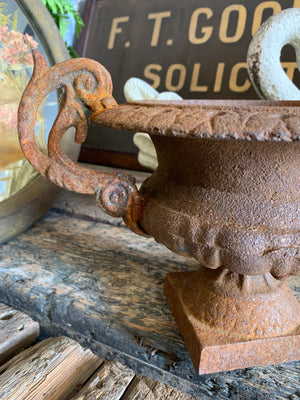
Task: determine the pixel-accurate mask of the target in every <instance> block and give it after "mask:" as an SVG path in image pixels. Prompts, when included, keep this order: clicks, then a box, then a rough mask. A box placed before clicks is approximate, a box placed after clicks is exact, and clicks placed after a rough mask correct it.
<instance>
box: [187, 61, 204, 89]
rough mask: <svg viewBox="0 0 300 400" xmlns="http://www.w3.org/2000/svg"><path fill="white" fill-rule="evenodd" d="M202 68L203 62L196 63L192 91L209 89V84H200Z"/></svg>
mask: <svg viewBox="0 0 300 400" xmlns="http://www.w3.org/2000/svg"><path fill="white" fill-rule="evenodd" d="M200 68H201V64H199V63H196V64H194V68H193V73H192V80H191V86H190V91H191V92H207V90H208V87H207V86H201V85H198V81H199V75H200Z"/></svg>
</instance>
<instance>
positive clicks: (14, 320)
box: [0, 303, 39, 365]
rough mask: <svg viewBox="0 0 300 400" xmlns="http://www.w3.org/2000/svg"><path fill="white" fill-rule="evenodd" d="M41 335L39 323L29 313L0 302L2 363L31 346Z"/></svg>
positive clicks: (0, 354) (0, 359)
mask: <svg viewBox="0 0 300 400" xmlns="http://www.w3.org/2000/svg"><path fill="white" fill-rule="evenodd" d="M38 335H39V324H38V323H37V322H35V321H33V320H32V318H30V317H29V316H28V315H26V314H24V313H22V312H20V311H17V310H14V309H13V308H11V307H8V306H6V305H5V304H1V303H0V365H2V364H4V363H5V362H6V361H7V360H9V359H10V358H11V357H13V356H14V355H15V354H17V353H18V352H19V351H21V350H22V349H24V348H26V347H27V346H29V345H30V344H31V343H32V342H33V341H34V340H35V339H36V338H37V337H38Z"/></svg>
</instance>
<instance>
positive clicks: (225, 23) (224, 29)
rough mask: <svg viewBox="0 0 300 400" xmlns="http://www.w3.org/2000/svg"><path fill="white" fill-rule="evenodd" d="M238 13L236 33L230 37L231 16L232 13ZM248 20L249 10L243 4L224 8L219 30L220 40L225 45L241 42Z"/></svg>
mask: <svg viewBox="0 0 300 400" xmlns="http://www.w3.org/2000/svg"><path fill="white" fill-rule="evenodd" d="M234 11H237V12H238V21H237V24H236V29H235V33H234V35H233V36H228V27H229V20H230V15H231V13H232V12H234ZM246 19H247V9H246V7H245V6H243V5H241V4H232V5H231V6H228V7H226V8H224V11H223V12H222V16H221V22H220V30H219V38H220V40H221V42H223V43H235V42H238V41H239V40H240V38H241V37H242V36H243V33H244V31H245V26H246Z"/></svg>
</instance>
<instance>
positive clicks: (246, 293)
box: [19, 52, 300, 374]
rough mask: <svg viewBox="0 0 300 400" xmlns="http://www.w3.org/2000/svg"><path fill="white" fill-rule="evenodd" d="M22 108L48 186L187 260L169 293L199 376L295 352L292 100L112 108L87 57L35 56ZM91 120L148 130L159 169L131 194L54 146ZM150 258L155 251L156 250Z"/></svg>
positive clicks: (299, 181)
mask: <svg viewBox="0 0 300 400" xmlns="http://www.w3.org/2000/svg"><path fill="white" fill-rule="evenodd" d="M34 62H35V69H34V73H33V76H32V79H31V81H30V83H29V84H28V86H27V88H26V90H25V92H24V94H23V97H22V100H21V103H20V107H19V136H20V142H21V146H22V149H23V151H24V153H25V155H26V157H27V158H28V160H29V161H30V162H31V163H32V164H33V166H34V167H35V168H36V169H37V170H38V171H39V172H40V173H41V174H42V175H43V176H45V177H47V178H48V179H50V180H51V181H52V182H54V183H55V184H57V185H59V186H61V187H63V188H66V189H69V190H73V191H77V192H80V193H95V194H96V201H97V203H98V205H99V206H100V208H101V209H102V210H103V211H105V212H106V213H108V214H110V215H112V216H115V217H123V218H124V220H125V223H126V224H127V225H128V227H129V228H130V229H132V230H133V231H134V232H135V233H137V234H140V235H148V236H152V237H154V239H155V240H156V241H158V242H159V243H162V244H164V245H165V246H166V247H168V248H169V249H171V250H172V251H174V252H176V253H178V254H181V255H184V256H187V257H194V258H195V259H196V260H197V261H198V262H199V264H200V266H199V269H198V270H196V271H191V272H178V273H170V274H168V275H167V277H166V282H165V293H166V296H167V299H168V302H169V304H170V307H171V309H172V312H173V315H174V317H175V319H176V321H177V324H178V327H179V329H180V331H181V333H182V335H183V337H184V339H185V343H186V345H187V348H188V350H189V352H190V356H191V359H192V361H193V363H194V366H195V368H196V371H197V373H199V374H203V373H211V372H216V371H221V370H230V369H236V368H244V367H247V366H252V365H262V364H273V363H279V362H284V361H291V360H296V359H299V358H300V304H299V302H298V301H297V299H296V298H295V296H294V295H293V293H292V292H291V290H290V289H289V287H288V285H287V284H286V283H285V279H286V278H287V277H289V276H290V275H296V274H299V272H300V173H299V160H300V141H299V137H300V102H297V101H294V102H287V101H286V102H279V101H278V102H268V101H229V100H228V101H193V100H190V101H178V102H176V101H175V102H147V101H145V102H132V103H128V104H125V105H120V106H118V105H116V102H115V100H114V99H113V97H112V94H111V93H112V84H111V81H110V76H109V73H108V72H107V71H106V70H105V68H104V67H103V66H102V65H100V64H98V63H97V62H95V61H93V60H88V59H73V60H68V61H65V62H63V63H61V64H58V65H56V66H54V67H52V68H50V69H48V67H47V65H46V62H45V60H44V59H43V57H42V55H41V54H40V53H38V52H35V53H34ZM59 87H62V88H63V92H64V95H63V97H62V99H61V102H62V107H61V111H60V113H59V115H58V117H57V119H56V121H55V123H54V125H53V128H52V130H51V132H50V136H49V144H48V155H45V154H43V153H42V152H41V150H40V149H39V148H38V146H37V144H36V142H35V135H34V124H35V119H36V114H37V110H38V106H39V105H40V104H41V102H42V101H43V99H44V98H45V97H46V96H47V95H48V94H49V93H50V92H51V91H52V90H55V89H57V88H59ZM83 107H87V108H89V109H90V110H91V111H92V115H91V120H92V121H93V122H95V123H98V124H102V125H105V126H110V127H114V128H119V129H127V130H132V131H141V132H148V133H149V134H150V135H151V137H152V140H153V142H154V145H155V147H156V150H157V155H158V164H159V165H158V168H157V169H156V170H155V171H154V173H153V174H152V176H151V177H150V178H148V179H147V180H146V181H145V182H144V183H143V185H142V187H141V188H140V190H137V188H136V186H135V182H134V179H133V178H132V177H130V176H128V175H126V174H122V173H116V172H111V173H103V172H95V171H91V170H87V169H85V168H83V167H81V166H78V165H76V164H74V163H73V162H72V161H71V160H70V159H69V158H68V157H67V156H66V155H65V154H63V153H62V152H61V150H60V139H61V137H62V136H63V134H64V133H65V131H66V130H67V129H68V128H69V127H71V126H74V127H76V141H77V142H78V143H82V142H83V141H84V140H85V137H86V128H87V120H86V117H85V115H84V113H83V111H82V109H83ZM153 257H155V255H153Z"/></svg>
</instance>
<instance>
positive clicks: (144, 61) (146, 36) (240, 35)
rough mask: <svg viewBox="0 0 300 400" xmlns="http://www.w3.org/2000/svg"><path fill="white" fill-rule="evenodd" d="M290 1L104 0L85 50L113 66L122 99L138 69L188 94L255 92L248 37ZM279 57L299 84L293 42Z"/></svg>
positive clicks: (156, 83)
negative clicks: (248, 60) (252, 81)
mask: <svg viewBox="0 0 300 400" xmlns="http://www.w3.org/2000/svg"><path fill="white" fill-rule="evenodd" d="M291 7H300V0H281V1H259V0H251V1H250V0H241V1H234V0H226V1H223V0H181V1H174V0H151V1H150V0H99V1H96V2H95V6H94V10H93V13H92V18H91V23H90V26H89V35H88V37H87V41H86V46H85V52H84V56H86V57H91V58H94V59H96V60H98V61H99V62H101V63H102V64H103V65H104V66H105V67H106V68H107V69H108V70H109V71H110V73H111V75H112V80H113V83H114V88H115V89H114V95H115V97H116V99H117V101H119V102H124V97H123V87H124V84H125V82H126V80H127V79H129V78H130V77H133V76H134V77H138V78H141V79H144V80H145V81H147V82H148V83H149V84H151V85H152V86H153V87H154V88H155V89H157V90H158V91H159V92H161V91H166V90H170V91H176V92H177V93H178V94H180V95H181V96H182V97H183V98H186V99H191V98H196V99H197V98H198V99H199V98H201V99H205V98H208V99H217V98H219V99H230V98H231V99H249V98H254V99H255V98H257V95H256V93H255V92H254V90H253V88H252V87H251V84H250V81H249V78H248V73H247V69H246V56H247V49H248V46H249V43H250V41H251V39H252V36H253V35H254V33H255V32H256V31H257V29H258V28H259V26H260V25H261V23H262V22H263V21H265V20H266V19H267V18H268V17H270V16H271V15H273V14H275V13H278V12H280V11H281V10H283V9H286V8H291ZM281 61H282V65H283V67H284V68H285V69H286V71H287V73H288V75H289V77H290V78H291V79H292V80H294V82H296V83H297V84H298V86H299V82H300V73H299V71H298V70H297V67H296V62H295V54H294V50H293V49H292V48H291V47H285V48H284V50H283V52H282V57H281Z"/></svg>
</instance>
